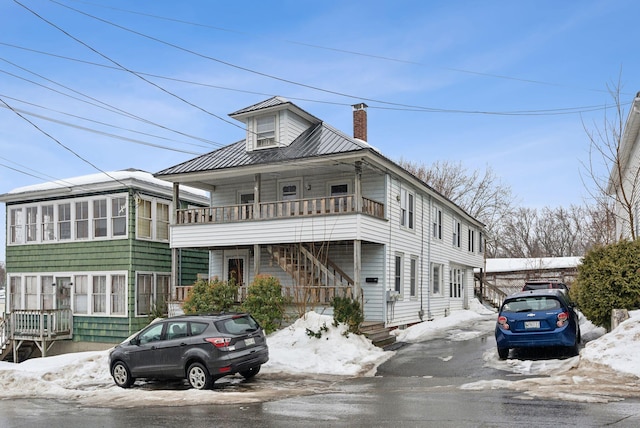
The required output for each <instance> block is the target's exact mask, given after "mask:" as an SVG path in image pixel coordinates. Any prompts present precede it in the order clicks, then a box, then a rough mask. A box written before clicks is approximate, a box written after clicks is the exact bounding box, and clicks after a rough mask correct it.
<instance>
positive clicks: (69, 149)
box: [0, 97, 126, 187]
mask: <svg viewBox="0 0 640 428" xmlns="http://www.w3.org/2000/svg"><path fill="white" fill-rule="evenodd" d="M0 102H1V103H2V104H4V105H5V106H7V108H8V109H9V110H11V111H12V112H14V113H15V114H16V115H17V116H18V117H20V118H21V119H23V120H24V121H26V122H27V123H29V124H30V125H31V126H33V127H34V128H36V129H37V130H38V132H40V133H42V134H44V135H45V136H47V137H48V138H50V139H51V140H53V141H55V142H56V144H58V145H59V146H61V147H63V148H64V149H65V150H67V151H69V152H70V153H71V154H73V155H74V156H75V157H77V158H78V159H80V160H81V161H83V162H85V163H86V164H88V165H90V166H92V167H93V168H95V169H96V170H98V171H100V172H101V173H103V174H105V175H106V176H107V177H109V178H111V179H112V180H114V181H117V182H118V183H120V184H122V185H123V186H125V187H126V184H125V183H123V182H122V181H120V180H118V179H117V178H115V177H113V176H111V175H110V174H109V173H107V172H105V171H103V170H102V169H100V168H98V167H97V166H96V165H94V164H93V163H92V162H91V161H89V160H87V159H85V158H83V157H82V156H80V155H79V154H78V153H76V152H75V151H73V150H72V149H71V148H69V147H67V146H65V145H64V144H62V143H61V142H60V141H59V140H57V139H56V138H55V137H54V136H52V135H51V134H49V133H47V132H46V131H44V130H43V129H42V128H40V127H39V126H38V125H36V124H35V123H33V122H32V121H30V120H29V119H27V118H26V117H25V116H24V115H22V114H21V113H20V112H18V111H16V110H15V109H14V108H13V107H11V106H10V105H9V104H7V102H6V101H5V100H4V99H2V98H1V97H0Z"/></svg>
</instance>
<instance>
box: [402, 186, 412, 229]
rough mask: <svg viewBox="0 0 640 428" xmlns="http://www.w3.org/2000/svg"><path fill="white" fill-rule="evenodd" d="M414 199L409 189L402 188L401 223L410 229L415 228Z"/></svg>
mask: <svg viewBox="0 0 640 428" xmlns="http://www.w3.org/2000/svg"><path fill="white" fill-rule="evenodd" d="M414 199H415V197H414V195H413V193H411V192H409V191H408V190H407V189H401V190H400V225H401V226H404V227H406V228H408V229H413V228H414V210H415V207H414V204H415V202H414Z"/></svg>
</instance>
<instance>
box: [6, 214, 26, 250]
mask: <svg viewBox="0 0 640 428" xmlns="http://www.w3.org/2000/svg"><path fill="white" fill-rule="evenodd" d="M23 224H24V221H23V218H22V208H15V209H11V210H10V211H9V234H10V235H11V237H10V240H9V241H10V242H11V243H12V244H22V243H23V237H24V229H23Z"/></svg>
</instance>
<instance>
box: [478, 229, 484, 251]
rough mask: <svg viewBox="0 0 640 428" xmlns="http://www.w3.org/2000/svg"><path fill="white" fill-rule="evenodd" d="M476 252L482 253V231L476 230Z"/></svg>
mask: <svg viewBox="0 0 640 428" xmlns="http://www.w3.org/2000/svg"><path fill="white" fill-rule="evenodd" d="M478 252H479V253H484V236H482V232H478Z"/></svg>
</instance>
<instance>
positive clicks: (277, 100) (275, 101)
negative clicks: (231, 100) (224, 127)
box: [229, 97, 292, 117]
mask: <svg viewBox="0 0 640 428" xmlns="http://www.w3.org/2000/svg"><path fill="white" fill-rule="evenodd" d="M284 104H291V102H290V101H289V100H287V99H286V98H282V97H272V98H269V99H268V100H265V101H260V102H259V103H256V104H254V105H251V106H249V107H245V108H242V109H240V110H238V111H234V112H233V113H230V114H229V116H231V117H233V116H237V115H240V114H245V113H251V112H254V111H258V110H263V109H265V108H269V107H275V106H279V105H284ZM291 105H292V104H291Z"/></svg>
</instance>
